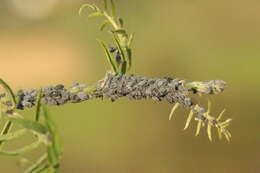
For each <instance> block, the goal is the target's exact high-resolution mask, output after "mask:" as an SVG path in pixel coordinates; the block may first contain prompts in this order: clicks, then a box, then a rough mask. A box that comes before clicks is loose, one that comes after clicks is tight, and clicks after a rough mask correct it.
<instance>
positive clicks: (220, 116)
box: [217, 109, 226, 121]
mask: <svg viewBox="0 0 260 173" xmlns="http://www.w3.org/2000/svg"><path fill="white" fill-rule="evenodd" d="M225 111H226V109H224V110H223V111H222V112H221V113H220V114H219V116H218V118H217V121H219V120H220V119H221V118H222V116H223V114H224V113H225Z"/></svg>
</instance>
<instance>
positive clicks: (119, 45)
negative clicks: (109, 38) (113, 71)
mask: <svg viewBox="0 0 260 173" xmlns="http://www.w3.org/2000/svg"><path fill="white" fill-rule="evenodd" d="M114 40H115V42H116V45H117V48H118V50H119V52H120V54H121V55H122V58H123V60H124V61H126V58H125V53H124V51H123V48H122V46H121V44H120V41H119V40H118V39H117V37H116V35H115V34H114Z"/></svg>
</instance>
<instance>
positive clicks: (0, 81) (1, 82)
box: [0, 79, 16, 107]
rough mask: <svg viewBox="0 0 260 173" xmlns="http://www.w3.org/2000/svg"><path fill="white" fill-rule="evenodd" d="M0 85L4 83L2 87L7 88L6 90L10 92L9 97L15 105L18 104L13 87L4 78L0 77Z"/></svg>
mask: <svg viewBox="0 0 260 173" xmlns="http://www.w3.org/2000/svg"><path fill="white" fill-rule="evenodd" d="M0 85H2V87H3V88H4V89H5V90H6V92H7V93H8V94H9V97H10V99H11V101H12V103H13V106H14V107H15V106H16V100H15V95H14V92H13V90H12V89H11V87H10V86H9V85H8V84H7V83H6V82H5V81H4V80H3V79H0Z"/></svg>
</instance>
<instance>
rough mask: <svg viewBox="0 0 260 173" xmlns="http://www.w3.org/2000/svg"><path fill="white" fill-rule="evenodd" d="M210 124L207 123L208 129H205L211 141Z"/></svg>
mask: <svg viewBox="0 0 260 173" xmlns="http://www.w3.org/2000/svg"><path fill="white" fill-rule="evenodd" d="M211 127H212V126H211V123H210V122H208V128H207V133H208V137H209V140H210V141H212V134H211Z"/></svg>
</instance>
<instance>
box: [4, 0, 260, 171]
mask: <svg viewBox="0 0 260 173" xmlns="http://www.w3.org/2000/svg"><path fill="white" fill-rule="evenodd" d="M45 1H46V0H45ZM45 1H44V0H41V3H40V4H41V5H39V6H37V8H36V7H35V5H32V3H33V2H32V0H31V1H29V0H24V3H18V0H16V1H15V0H5V1H1V2H0V9H1V10H0V14H1V15H0V18H1V21H2V22H1V24H0V26H1V27H0V36H1V39H0V57H1V58H0V60H1V61H0V62H1V70H0V72H1V78H4V79H7V80H8V81H10V85H11V86H13V87H16V88H15V89H19V88H32V87H34V88H39V86H42V85H44V84H49V83H52V84H58V83H67V84H70V83H72V82H75V81H80V82H81V81H82V82H86V83H89V84H92V83H93V82H95V81H96V80H97V79H100V78H101V77H103V75H104V73H105V69H107V68H108V66H107V63H105V62H104V59H103V56H104V55H103V52H102V51H100V47H99V45H98V44H97V43H96V37H99V38H101V37H102V38H103V37H106V35H107V34H106V33H102V32H99V31H96V28H97V25H98V24H99V21H96V20H91V19H90V21H88V22H87V21H86V19H85V17H84V16H82V17H79V16H78V9H79V7H80V6H81V5H82V4H83V3H86V2H94V1H68V0H66V1H65V0H63V1H62V0H60V1H59V0H56V2H55V3H44V2H45ZM49 1H51V0H49ZM39 2H40V1H39ZM46 2H47V1H46ZM100 3H101V2H100ZM42 4H45V5H46V6H45V5H42ZM258 4H259V3H258V2H257V1H242V0H237V1H234V0H231V1H224V0H220V1H205V0H199V1H180V0H174V1H172V0H164V1H156V0H150V1H149V3H147V1H139V0H131V1H130V0H118V6H119V7H120V8H119V9H118V13H120V14H121V15H122V16H124V17H125V20H126V21H127V23H126V25H127V26H126V27H127V28H129V30H131V31H135V33H136V37H135V44H134V50H135V52H134V56H135V60H134V62H133V68H132V70H131V72H132V73H135V74H139V75H145V76H151V77H152V76H156V77H163V76H173V77H176V76H177V77H179V78H183V79H186V80H190V81H192V80H209V79H214V78H215V79H223V80H225V81H226V82H227V83H228V88H227V89H226V91H224V93H222V94H220V95H218V96H214V102H213V104H214V105H215V106H214V108H215V109H214V110H213V113H214V114H218V113H219V112H221V111H222V108H223V107H225V108H226V109H227V111H226V113H225V114H226V115H227V116H228V117H232V119H234V123H233V126H232V127H231V131H232V133H233V136H232V141H231V142H230V143H229V144H227V143H226V142H221V141H220V142H218V141H216V142H214V143H210V142H208V140H207V138H206V137H205V136H203V135H206V133H205V132H202V135H201V136H200V137H197V138H195V137H194V138H193V137H191V136H193V133H194V131H193V130H192V129H194V128H195V124H193V123H192V122H191V124H190V126H193V128H191V130H189V129H188V130H186V131H182V130H180V129H182V128H183V127H184V125H185V124H184V123H183V122H184V121H185V119H186V118H187V117H186V116H187V114H188V112H186V111H185V110H184V111H182V110H181V109H180V110H177V111H176V112H175V114H178V116H176V118H175V121H168V117H167V116H168V113H169V112H168V111H169V109H170V108H171V105H169V104H167V103H160V104H158V103H155V102H152V101H134V102H129V101H128V100H125V99H123V100H119V101H117V102H115V103H111V102H109V101H98V100H96V101H89V102H86V103H82V104H75V105H73V104H71V105H67V106H64V107H62V109H61V108H59V107H53V108H51V111H52V112H53V115H59V116H55V117H53V118H54V119H55V121H56V122H58V124H59V129H60V133H61V136H62V138H63V140H64V148H66V150H65V151H66V152H65V153H64V157H63V159H62V162H63V163H62V165H63V166H62V167H61V172H64V173H66V172H72V171H73V172H93V173H103V172H113V173H117V172H150V173H153V172H154V173H157V172H165V173H168V172H169V173H170V172H181V173H186V172H187V173H188V172H200V173H207V172H212V173H214V172H216V173H218V172H228V173H230V172H253V173H254V172H256V173H257V172H259V171H260V170H259V163H258V162H259V159H260V158H259V157H260V154H259V152H258V148H259V142H260V141H259V133H258V131H259V121H260V118H259V113H260V111H259V109H257V106H258V94H257V93H258V88H259V86H260V80H259V79H258V78H259V77H258V76H259V73H260V70H259V68H258V66H259V63H260V62H259V61H260V60H259V56H260V53H259V51H258V50H259V49H260V43H259V42H260V41H259V40H260V33H259V30H260V23H259V18H260V14H259V9H258ZM41 6H42V8H41ZM18 7H19V8H18ZM32 7H33V8H32ZM43 7H44V8H43ZM47 7H48V8H47ZM21 9H25V10H21ZM29 9H31V11H32V12H33V13H32V14H31V16H33V17H28V14H29V11H30V10H29ZM33 9H35V10H33ZM36 9H37V10H36ZM44 9H49V10H47V11H46V10H44ZM23 13H26V14H23ZM37 13H39V14H37ZM43 14H44V15H43ZM29 16H30V15H29ZM36 16H38V17H36ZM106 40H108V38H106ZM105 66H107V68H104V67H105ZM50 74H51V75H50ZM210 98H211V97H210V96H209V99H210ZM198 99H200V100H201V103H200V104H202V105H205V106H206V105H207V98H206V99H202V98H198ZM210 100H213V99H210ZM26 113H27V114H28V115H26V116H28V117H30V116H33V115H34V113H33V112H32V111H27V112H26ZM79 134H81V135H79ZM82 134H84V135H82ZM217 135H218V134H216V133H213V134H212V136H213V137H216V136H217ZM24 143H28V141H26V140H17V141H16V144H15V145H14V146H13V148H17V146H18V147H19V146H23V144H24ZM10 147H12V146H10ZM37 154H38V153H37V152H36V153H35V154H34V155H33V156H32V158H31V159H30V160H34V158H38V157H39V155H37ZM30 160H29V161H28V162H30ZM0 163H1V171H2V172H14V173H15V172H18V171H19V170H20V168H19V167H16V166H14V164H13V159H12V158H9V159H6V158H4V157H1V158H0ZM238 165H239V166H238Z"/></svg>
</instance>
